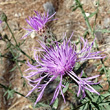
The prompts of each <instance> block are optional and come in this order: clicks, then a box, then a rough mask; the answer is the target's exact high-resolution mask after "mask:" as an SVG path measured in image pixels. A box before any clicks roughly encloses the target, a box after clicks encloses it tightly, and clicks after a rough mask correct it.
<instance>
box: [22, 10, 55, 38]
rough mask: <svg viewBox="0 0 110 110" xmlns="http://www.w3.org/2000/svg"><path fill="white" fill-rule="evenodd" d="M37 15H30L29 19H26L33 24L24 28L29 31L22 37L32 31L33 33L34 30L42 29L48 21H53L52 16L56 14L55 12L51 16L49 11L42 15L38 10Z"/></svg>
mask: <svg viewBox="0 0 110 110" xmlns="http://www.w3.org/2000/svg"><path fill="white" fill-rule="evenodd" d="M35 13H36V16H33V17H29V20H28V19H26V22H27V23H28V24H29V25H30V26H31V28H29V29H28V28H24V29H25V30H27V31H28V33H27V34H26V35H24V36H23V37H22V38H25V37H27V36H28V35H29V34H30V33H32V32H33V31H37V32H38V31H39V32H40V31H41V30H43V29H44V28H45V25H46V23H47V22H49V21H52V19H51V18H52V17H53V16H54V15H55V13H56V12H55V13H54V14H53V15H51V16H49V14H48V12H47V14H45V13H44V15H43V16H42V15H41V14H39V13H38V12H36V11H35Z"/></svg>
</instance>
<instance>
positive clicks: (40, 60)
mask: <svg viewBox="0 0 110 110" xmlns="http://www.w3.org/2000/svg"><path fill="white" fill-rule="evenodd" d="M72 35H73V34H72ZM72 35H71V37H72ZM71 37H70V38H69V40H67V39H64V41H63V43H58V42H56V43H55V46H54V47H53V46H51V47H50V48H49V47H46V46H45V45H44V44H41V46H42V48H43V49H42V51H43V54H42V57H39V56H37V55H36V54H34V57H35V60H36V63H37V64H36V65H35V66H34V65H31V64H30V63H29V62H28V66H29V68H28V69H27V70H26V71H29V73H27V74H28V75H27V76H25V78H26V79H27V80H28V81H29V82H31V83H29V84H30V85H31V86H32V87H33V89H32V90H31V91H30V92H29V93H28V94H27V96H29V95H30V94H31V93H32V92H33V91H34V90H35V89H37V90H38V92H39V95H38V98H37V100H36V102H35V104H36V103H37V102H39V101H40V100H41V98H42V96H43V93H44V90H45V88H46V87H47V85H48V84H49V83H51V82H52V81H53V80H55V79H56V78H60V80H59V84H58V86H57V87H56V89H55V92H54V95H53V98H52V100H51V103H50V104H52V103H53V102H54V101H55V99H56V98H57V97H58V94H59V93H61V95H62V97H63V99H64V102H65V97H64V94H63V91H62V89H63V88H65V85H63V82H62V80H63V77H64V76H65V75H68V76H70V77H71V78H72V79H73V80H74V81H75V82H76V83H77V84H78V86H79V90H78V93H77V96H79V94H80V93H82V95H83V97H85V90H88V91H90V92H93V93H96V94H98V95H99V93H98V92H97V91H96V90H95V89H94V88H93V87H92V86H91V85H94V84H98V83H94V82H93V81H90V80H91V79H95V78H97V77H98V76H99V75H96V76H93V77H89V78H81V76H82V73H81V76H80V77H78V76H77V75H76V74H75V73H74V72H73V71H72V70H73V68H74V67H75V65H76V62H80V61H84V60H88V59H100V58H104V57H105V56H104V55H100V53H101V52H100V51H97V52H92V46H93V43H94V41H95V40H94V41H93V42H92V44H91V45H89V44H88V41H87V40H84V39H83V38H81V40H82V41H83V48H82V49H81V50H80V52H77V51H76V46H75V45H74V46H72V44H71V43H70V39H71ZM30 71H31V72H30ZM37 75H39V78H36V79H34V80H32V78H35V76H37ZM44 78H48V79H49V80H48V81H47V82H45V83H44V84H42V83H41V81H42V80H43V79H44ZM32 83H33V84H32Z"/></svg>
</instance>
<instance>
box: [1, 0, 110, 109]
mask: <svg viewBox="0 0 110 110" xmlns="http://www.w3.org/2000/svg"><path fill="white" fill-rule="evenodd" d="M96 1H97V0H81V3H83V4H84V5H83V8H84V10H85V12H86V14H87V16H88V15H89V14H91V13H93V12H95V11H96V9H97V4H96ZM47 2H50V3H52V5H53V7H54V9H53V12H54V10H55V11H56V15H55V18H57V20H55V21H52V22H51V23H50V24H48V26H49V28H51V30H52V32H53V33H54V34H55V36H56V37H57V38H58V39H60V38H62V35H63V33H65V32H66V33H67V36H68V37H69V36H70V35H71V33H72V32H74V37H73V38H72V40H76V39H77V38H78V37H79V36H83V35H84V33H85V31H86V30H87V26H86V23H85V20H84V18H83V16H82V14H81V11H80V10H79V9H77V10H76V11H73V12H72V9H71V6H72V5H73V4H74V3H75V0H0V11H3V12H4V13H5V14H6V15H7V17H8V22H9V25H10V27H11V29H12V31H13V32H14V34H15V37H16V39H17V41H19V42H22V39H21V37H22V36H23V35H24V34H25V30H24V29H23V27H26V26H27V23H26V21H25V19H26V18H28V16H32V15H33V14H34V10H36V11H38V12H41V13H43V12H45V11H47V10H46V8H45V4H46V3H47ZM109 6H110V1H109V0H100V4H99V12H98V15H97V19H96V26H95V30H99V29H108V30H109V29H110V7H109ZM94 20H95V17H92V18H90V19H89V21H90V24H91V26H92V27H93V26H94ZM0 33H1V34H2V35H5V34H7V35H8V36H11V34H10V33H9V31H8V30H7V27H6V25H5V24H4V23H3V24H2V26H1V27H0ZM95 35H96V38H97V42H98V44H99V49H100V50H106V54H107V56H108V57H110V55H109V54H110V33H102V32H96V33H95ZM87 38H88V39H89V41H91V40H92V39H91V38H92V36H91V35H88V36H87ZM35 46H39V44H38V43H37V42H35V39H33V38H32V37H27V38H26V41H25V43H24V44H23V45H22V49H23V50H24V51H25V52H26V53H27V54H29V55H30V56H32V54H33V53H31V49H32V48H31V47H33V48H34V47H35ZM5 48H6V44H5V43H4V42H3V41H0V53H6V54H8V55H9V56H11V55H10V52H9V51H5V50H4V49H5ZM20 57H21V58H25V59H27V58H26V57H24V56H23V55H22V54H21V55H20ZM2 61H3V62H2V64H0V83H2V84H4V85H6V86H9V85H10V84H11V87H12V88H13V89H14V90H16V91H19V92H21V93H22V94H25V95H26V94H27V92H28V89H30V88H29V87H28V89H27V87H23V85H22V83H23V80H21V74H20V72H19V70H17V69H16V71H13V72H10V69H12V68H13V67H14V65H15V64H14V63H13V62H12V61H10V59H6V58H3V59H2ZM109 62H110V59H108V60H107V61H106V62H105V65H106V66H108V67H110V63H109ZM19 65H20V66H21V71H22V72H24V70H25V69H26V68H27V66H26V65H25V64H19ZM99 68H100V67H97V68H95V69H99ZM92 69H94V67H93V66H92V65H88V68H87V69H86V71H87V72H88V73H90V74H91V72H92V71H93V70H92ZM23 74H24V73H23ZM100 79H101V81H102V84H103V87H104V89H105V90H106V89H107V88H108V84H106V83H104V80H106V78H105V75H104V74H103V76H102V77H101V78H100ZM4 92H5V89H3V88H0V110H33V108H32V103H31V102H30V101H29V100H28V99H27V98H25V97H21V96H20V95H17V94H14V98H12V99H9V100H7V98H6V96H3V95H4ZM70 100H73V99H70ZM61 102H62V101H61ZM70 102H71V101H70ZM70 102H67V103H66V104H64V103H63V102H62V103H61V104H60V107H59V110H70V108H69V103H70ZM49 109H50V110H51V108H42V107H41V108H36V109H35V110H49Z"/></svg>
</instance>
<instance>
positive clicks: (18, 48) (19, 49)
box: [7, 38, 35, 63]
mask: <svg viewBox="0 0 110 110" xmlns="http://www.w3.org/2000/svg"><path fill="white" fill-rule="evenodd" d="M7 40H8V42H9V43H10V44H11V45H12V46H13V47H14V48H16V49H17V50H18V51H20V52H21V53H22V54H23V55H25V56H26V57H28V58H29V59H30V60H31V61H32V63H34V62H35V60H33V59H32V58H31V57H30V56H29V55H28V54H26V53H25V52H24V51H23V50H22V49H21V48H20V47H19V46H18V45H16V46H15V45H14V44H13V43H11V42H10V40H9V39H8V38H7Z"/></svg>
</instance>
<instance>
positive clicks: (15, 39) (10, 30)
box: [5, 21, 17, 45]
mask: <svg viewBox="0 0 110 110" xmlns="http://www.w3.org/2000/svg"><path fill="white" fill-rule="evenodd" d="M5 23H6V25H7V27H8V29H9V31H10V33H11V35H12V38H13V40H14V41H15V43H16V45H17V41H16V39H15V37H14V34H13V32H12V30H11V28H10V26H9V24H8V22H7V21H5Z"/></svg>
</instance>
